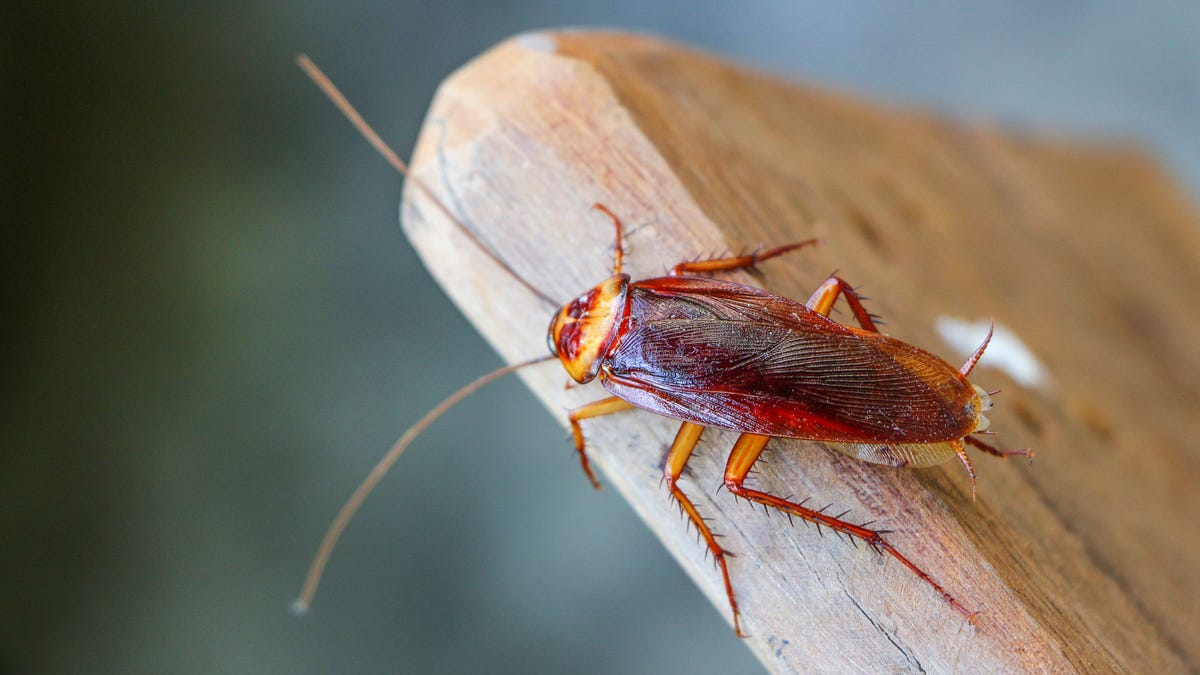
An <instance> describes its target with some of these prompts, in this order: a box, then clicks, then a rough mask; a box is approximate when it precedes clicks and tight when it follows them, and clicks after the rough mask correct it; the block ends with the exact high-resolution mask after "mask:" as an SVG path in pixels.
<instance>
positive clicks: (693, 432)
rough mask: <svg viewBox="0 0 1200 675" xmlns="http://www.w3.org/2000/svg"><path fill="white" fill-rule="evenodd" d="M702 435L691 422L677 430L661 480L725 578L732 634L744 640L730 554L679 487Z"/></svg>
mask: <svg viewBox="0 0 1200 675" xmlns="http://www.w3.org/2000/svg"><path fill="white" fill-rule="evenodd" d="M702 431H704V427H702V426H701V425H699V424H694V423H692V422H684V423H683V425H682V426H680V427H679V433H677V434H675V441H674V442H673V443H671V449H670V451H668V452H667V463H666V465H665V466H664V467H663V480H664V481H665V482H666V484H667V488H668V489H669V490H670V491H671V497H673V498H674V499H675V501H676V503H678V504H679V508H680V509H682V510H683V512H684V513H686V514H687V517H688V518H689V519H690V520H691V521H692V524H693V525H695V526H696V530H697V531H699V532H700V536H701V537H703V538H704V543H705V544H707V545H708V550H709V552H710V553H712V556H713V560H715V561H716V562H717V565H718V566H719V567H720V568H721V574H722V576H724V578H725V594H726V595H728V596H729V606H730V608H731V609H733V630H734V632H735V633H737V636H738V637H746V634H745V633H743V632H742V625H741V620H740V615H739V614H738V605H737V598H735V597H734V595H733V584H732V583H730V581H729V566H728V565H726V563H725V556H732V555H733V554H732V553H730V552H729V551H726V550H725V549H723V548H721V545H720V544H718V543H717V537H716V535H714V534H713V532H712V530H711V529H709V527H708V523H706V522H704V518H703V517H701V516H700V512H699V511H697V510H696V506H695V504H692V500H691V499H688V496H687V495H686V494H684V493H683V490H682V489H680V487H679V476H680V475H681V474H682V473H683V467H685V466H687V461H688V459H689V458H690V457H691V456H692V451H693V450H695V449H696V443H697V442H698V441H699V440H700V433H701V432H702Z"/></svg>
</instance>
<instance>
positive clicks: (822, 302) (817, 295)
mask: <svg viewBox="0 0 1200 675" xmlns="http://www.w3.org/2000/svg"><path fill="white" fill-rule="evenodd" d="M839 295H841V296H843V297H845V298H846V304H847V305H850V311H852V312H854V318H855V319H858V323H859V324H860V325H861V326H862V327H863V330H869V331H871V332H872V333H878V332H879V329H878V328H876V327H875V321H874V319H875V318H878V317H872V316H871V313H870V312H868V311H867V308H866V307H864V306H863V304H862V299H861V298H859V297H858V293H855V292H854V288H852V287H851V286H850V284H848V283H846V280H845V279H842V278H841V277H829V278H828V279H826V280H825V281H823V282H822V283H821V285H820V286H818V287H817V290H815V291H813V294H812V296H810V297H809V298H808V302H806V303H804V304H805V306H806V307H808V308H809V309H811V310H812V311H814V312H816V313H817V314H820V315H821V316H829V312H830V310H832V309H833V303H834V302H837V298H838V296H839Z"/></svg>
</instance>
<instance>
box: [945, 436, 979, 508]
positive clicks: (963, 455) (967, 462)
mask: <svg viewBox="0 0 1200 675" xmlns="http://www.w3.org/2000/svg"><path fill="white" fill-rule="evenodd" d="M950 447H952V448H954V452H955V453H956V454H957V455H958V459H959V461H961V462H962V464H963V466H965V467H967V476H968V477H970V479H971V501H975V469H973V468H971V458H970V457H967V449H966V448H965V447H963V443H962V441H950Z"/></svg>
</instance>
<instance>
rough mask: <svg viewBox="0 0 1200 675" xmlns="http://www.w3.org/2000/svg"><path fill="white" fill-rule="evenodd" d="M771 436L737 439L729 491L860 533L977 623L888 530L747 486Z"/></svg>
mask: <svg viewBox="0 0 1200 675" xmlns="http://www.w3.org/2000/svg"><path fill="white" fill-rule="evenodd" d="M769 440H770V437H769V436H758V435H756V434H742V435H741V436H739V437H738V439H737V442H736V443H734V445H733V450H732V451H731V452H730V454H729V463H728V464H727V465H726V466H725V488H726V489H728V490H729V492H730V493H732V494H734V495H736V496H738V497H744V498H745V499H749V500H751V501H754V502H758V503H759V504H762V505H764V506H770V507H771V508H773V509H778V510H780V511H783V512H784V513H786V514H788V515H790V516H796V517H798V518H803V519H804V520H807V521H809V522H811V523H815V524H817V525H818V526H821V525H824V526H826V527H828V528H830V529H832V530H834V531H835V532H841V533H842V534H845V535H848V536H851V537H857V538H858V539H861V540H863V541H865V542H866V543H867V545H868V546H870V547H871V548H873V549H875V550H876V551H883V552H886V553H887V554H888V555H890V556H892V557H893V558H895V559H896V560H899V561H900V562H901V564H903V565H904V566H905V567H907V568H908V569H910V570H912V572H913V573H914V574H916V575H917V576H918V577H920V578H921V579H922V580H923V581H925V583H927V584H929V585H930V586H932V587H933V589H934V590H935V591H937V592H938V594H939V595H941V596H942V597H943V598H944V599H945V600H946V602H949V603H950V606H951V607H953V608H954V609H955V610H956V611H957V612H958V613H959V614H962V615H963V616H965V617H966V618H967V621H968V622H970V623H972V624H973V623H975V612H972V611H970V610H968V609H967V608H966V607H964V606H963V605H962V604H961V603H960V602H959V601H958V600H956V599H954V596H952V595H950V593H948V592H947V591H946V589H944V588H942V587H941V586H940V585H939V584H938V583H937V582H936V581H934V580H933V578H932V577H930V576H929V575H928V574H926V573H925V572H924V571H923V570H922V569H921V568H920V567H917V566H916V564H914V563H913V562H912V561H911V560H909V559H908V558H906V557H904V556H903V555H902V554H901V553H900V552H899V551H897V550H896V549H895V548H894V547H893V546H892V545H891V544H889V543H888V542H887V541H886V540H885V539H884V538H883V535H884V534H887V532H888V531H887V530H871V529H868V528H866V527H863V526H862V525H855V524H854V523H850V522H847V521H845V520H842V519H841V518H839V517H835V516H831V515H828V514H825V513H823V512H822V511H823V510H814V509H810V508H806V507H804V506H803V505H801V504H796V503H794V502H790V501H788V500H786V499H783V498H782V497H776V496H775V495H772V494H767V493H766V492H761V491H759V490H752V489H750V488H748V487H746V486H745V481H746V476H747V474H749V473H750V469H751V467H753V466H754V463H755V462H756V461H758V457H759V455H761V454H762V451H763V448H765V447H766V446H767V441H769ZM843 515H844V514H843Z"/></svg>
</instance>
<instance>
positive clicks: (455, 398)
mask: <svg viewBox="0 0 1200 675" xmlns="http://www.w3.org/2000/svg"><path fill="white" fill-rule="evenodd" d="M296 64H297V65H299V66H300V69H301V70H303V71H304V72H305V73H306V74H307V75H308V76H309V77H310V78H311V79H312V81H313V82H314V83H316V85H317V86H318V87H320V89H321V91H323V92H325V95H326V96H328V97H329V99H330V100H331V101H333V103H334V105H336V106H337V107H338V109H339V110H341V111H342V114H343V115H345V116H346V119H348V120H350V123H351V124H353V125H354V127H355V128H356V129H358V132H359V133H360V134H362V136H363V138H365V139H367V142H368V143H370V144H371V145H372V146H373V147H374V148H375V150H376V151H378V152H379V154H380V155H383V158H384V159H386V160H387V161H388V163H389V164H391V165H392V166H393V167H395V168H396V170H397V171H399V172H400V174H401V175H403V176H404V178H405V179H406V180H408V181H410V182H411V183H412V184H413V185H414V186H416V187H417V189H418V190H420V191H421V192H422V193H424V194H425V196H427V197H429V199H430V200H431V201H433V203H434V204H436V205H437V207H438V209H440V210H441V211H442V213H443V214H445V215H446V217H447V218H449V219H450V222H452V223H454V225H455V226H456V227H458V229H460V230H461V231H462V232H463V233H464V234H466V235H467V237H469V238H470V239H471V241H473V242H475V245H476V246H478V247H479V248H480V249H481V250H482V251H483V252H484V253H486V254H487V255H488V257H490V258H491V259H492V260H494V261H496V263H497V264H499V265H500V266H501V267H502V268H504V269H505V270H506V271H507V272H508V273H509V274H511V275H512V277H513V278H514V279H516V280H517V281H519V282H521V284H522V285H523V286H525V288H528V289H529V290H530V291H531V292H532V293H533V294H534V295H536V296H537V297H539V298H541V299H542V300H544V301H546V302H548V303H550V304H551V305H554V306H556V307H557V306H558V303H557V302H555V301H554V299H552V298H550V297H549V296H547V295H546V294H545V293H543V292H541V291H539V290H538V289H537V288H535V287H534V286H533V285H532V284H530V283H529V282H528V281H526V280H525V279H524V277H522V276H521V275H519V274H517V273H516V272H515V271H513V269H512V268H511V267H509V266H508V264H507V263H505V262H504V261H503V260H501V259H500V257H499V256H498V255H496V253H494V252H493V251H492V250H491V249H490V248H488V247H487V246H485V245H484V243H483V242H482V241H480V239H479V237H477V236H475V234H474V233H473V232H471V230H470V229H468V228H467V226H466V225H464V224H463V223H462V221H461V220H459V219H458V218H456V217H455V216H454V214H453V213H451V212H450V209H448V208H447V207H446V205H445V203H444V202H443V201H442V200H441V199H438V197H437V195H435V194H434V193H433V190H431V189H429V186H428V185H426V184H425V182H424V181H422V180H420V179H419V178H417V177H416V176H414V175H412V172H411V171H410V170H409V168H408V165H407V164H405V163H404V162H403V161H402V160H401V159H400V158H399V157H398V156H397V155H396V153H395V152H393V151H392V149H391V148H390V147H388V145H387V143H385V142H384V141H383V139H382V138H380V137H379V134H377V133H375V130H374V129H372V128H371V126H370V125H369V124H367V123H366V121H365V120H363V118H362V115H359V114H358V111H357V110H355V109H354V106H352V105H350V102H349V101H348V100H346V97H345V96H343V95H342V92H340V91H338V88H337V87H336V86H334V84H333V82H332V81H331V80H330V79H329V78H328V77H326V76H325V73H323V72H321V69H320V68H317V66H316V64H315V63H313V62H312V60H311V59H309V58H308V57H307V56H305V55H304V54H300V55H298V56H297V57H296ZM553 358H554V357H553V356H544V357H541V358H537V359H531V360H529V361H524V362H522V363H518V364H516V365H512V366H505V367H503V368H499V369H497V370H494V371H492V372H490V373H488V374H487V375H484V376H483V377H480V378H479V379H477V380H475V381H474V382H472V383H470V384H468V385H467V386H465V387H463V388H462V389H459V390H458V391H456V392H454V393H453V394H451V395H450V396H449V397H448V398H447V399H446V400H444V401H442V402H441V403H439V404H438V405H437V407H435V408H434V409H433V410H430V411H429V412H427V413H425V416H424V417H422V418H421V419H420V421H418V422H417V423H416V424H414V425H413V426H411V427H409V429H408V431H405V432H404V435H403V436H401V437H400V439H399V440H397V441H396V443H395V445H393V446H392V447H391V449H389V450H388V451H387V453H385V454H384V456H383V458H382V459H380V460H379V462H378V463H377V464H376V465H375V467H374V468H373V469H371V472H370V473H369V474H367V477H366V478H364V479H363V481H362V483H361V484H359V486H358V489H356V490H355V491H354V493H353V494H351V495H350V498H349V499H347V500H346V503H345V504H344V505H343V506H342V509H341V510H340V511H338V514H337V516H336V517H335V518H334V519H333V522H332V523H330V525H329V529H328V530H326V532H325V537H324V539H322V540H321V545H320V547H319V548H318V549H317V553H316V555H314V556H313V560H312V563H311V564H310V565H309V568H308V575H307V576H306V577H305V579H304V587H303V588H302V589H301V590H300V596H299V597H298V598H296V601H295V602H293V603H292V611H293V612H295V613H296V614H304V613H306V612H307V611H308V608H309V606H310V605H311V604H312V600H313V596H314V595H315V594H316V592H317V585H318V584H319V583H320V581H321V575H322V573H323V572H324V571H325V564H326V563H328V562H329V556H330V554H331V553H333V549H334V547H335V546H336V545H337V542H338V539H339V538H341V536H342V532H343V531H344V530H345V529H346V525H347V523H349V522H350V519H351V518H353V517H354V514H355V512H357V511H358V508H359V506H361V505H362V503H363V500H365V499H366V498H367V495H369V494H371V490H373V489H375V486H376V485H378V484H379V481H380V480H382V479H383V477H384V475H386V474H387V472H388V470H389V469H391V468H392V465H393V464H395V463H396V460H398V459H400V455H401V454H403V453H404V450H405V449H406V448H408V446H409V445H411V444H412V442H413V441H414V440H416V438H417V437H418V436H420V435H421V433H422V432H423V431H425V429H426V428H427V427H429V425H430V424H433V423H434V422H435V421H436V420H437V419H438V418H439V417H441V416H442V415H443V414H445V413H446V412H447V411H448V410H450V409H451V408H453V407H454V406H455V405H457V404H458V403H459V402H460V401H462V400H463V399H464V398H466V397H468V396H470V395H471V394H473V393H475V391H477V390H478V389H480V388H482V387H483V386H484V385H486V384H488V383H489V382H492V381H493V380H497V379H499V378H501V377H503V376H504V375H507V374H509V373H511V372H513V371H516V370H520V369H521V368H524V367H526V366H532V365H535V364H538V363H544V362H546V361H550V360H551V359H553Z"/></svg>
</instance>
